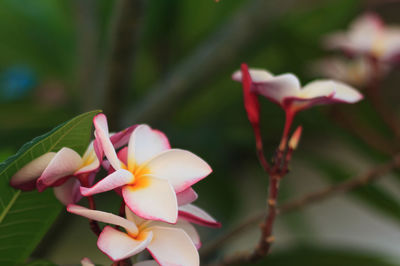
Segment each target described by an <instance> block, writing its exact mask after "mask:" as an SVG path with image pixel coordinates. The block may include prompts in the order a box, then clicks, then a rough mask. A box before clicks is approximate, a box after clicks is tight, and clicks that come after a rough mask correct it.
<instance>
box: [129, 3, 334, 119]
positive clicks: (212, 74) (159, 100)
mask: <svg viewBox="0 0 400 266" xmlns="http://www.w3.org/2000/svg"><path fill="white" fill-rule="evenodd" d="M325 1H327V0H325ZM320 2H322V1H319V3H320ZM304 3H309V1H308V0H300V1H299V0H279V1H278V0H275V1H272V0H271V1H266V0H254V1H248V3H247V4H246V6H244V7H242V8H240V9H239V11H238V13H237V14H235V15H234V16H232V18H231V19H229V21H228V22H226V23H225V24H223V25H222V27H220V28H219V29H218V30H217V31H216V32H214V34H212V36H211V37H210V38H209V39H208V40H206V41H205V42H204V43H202V44H201V45H200V46H199V47H198V48H197V49H196V50H195V51H193V53H192V54H191V55H190V56H189V57H188V58H186V59H185V60H184V61H182V62H181V63H180V64H178V65H177V66H176V68H175V69H173V70H172V71H171V72H170V73H169V74H168V75H167V77H166V78H165V79H164V80H162V81H161V82H159V83H158V84H156V85H155V86H154V87H153V88H151V89H150V90H149V93H148V95H147V97H145V98H144V99H141V101H140V103H138V105H137V107H136V108H134V109H128V110H127V111H126V114H127V115H126V116H125V120H124V121H123V123H124V124H132V122H135V123H139V122H146V123H150V122H152V121H154V120H155V119H156V118H161V117H165V114H167V113H169V112H171V110H173V109H174V107H175V105H176V103H177V102H179V101H180V100H182V99H183V98H185V96H187V95H188V94H189V93H193V92H196V91H197V90H198V89H199V88H201V87H205V85H207V83H209V82H211V81H212V79H215V78H216V77H218V75H219V74H221V72H226V71H227V69H231V66H232V65H235V64H237V65H238V66H239V63H240V62H239V61H240V60H241V59H240V58H242V54H241V53H242V52H244V51H245V50H246V48H247V47H248V45H249V44H250V43H251V42H253V41H255V40H257V38H258V37H261V36H262V34H263V33H264V32H265V31H266V30H267V29H269V28H271V27H273V23H272V22H273V21H274V20H276V19H278V18H280V17H282V16H283V15H285V14H286V13H287V12H288V11H289V10H292V9H293V8H294V7H304ZM311 6H312V5H306V7H307V8H311Z"/></svg>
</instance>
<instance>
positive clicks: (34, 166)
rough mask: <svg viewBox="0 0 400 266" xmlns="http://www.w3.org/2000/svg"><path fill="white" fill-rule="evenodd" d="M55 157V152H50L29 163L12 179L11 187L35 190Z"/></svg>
mask: <svg viewBox="0 0 400 266" xmlns="http://www.w3.org/2000/svg"><path fill="white" fill-rule="evenodd" d="M55 155H56V153H55V152H48V153H45V154H43V155H41V156H40V157H38V158H36V159H34V160H33V161H31V162H29V163H28V164H26V165H25V166H24V167H22V168H21V169H19V170H18V172H17V173H15V175H13V176H12V177H11V180H10V185H11V186H13V187H15V188H18V189H22V190H32V189H35V188H36V179H38V178H39V177H40V176H41V175H42V173H43V171H44V169H46V167H47V166H48V165H49V163H50V161H51V160H52V159H53V158H54V156H55Z"/></svg>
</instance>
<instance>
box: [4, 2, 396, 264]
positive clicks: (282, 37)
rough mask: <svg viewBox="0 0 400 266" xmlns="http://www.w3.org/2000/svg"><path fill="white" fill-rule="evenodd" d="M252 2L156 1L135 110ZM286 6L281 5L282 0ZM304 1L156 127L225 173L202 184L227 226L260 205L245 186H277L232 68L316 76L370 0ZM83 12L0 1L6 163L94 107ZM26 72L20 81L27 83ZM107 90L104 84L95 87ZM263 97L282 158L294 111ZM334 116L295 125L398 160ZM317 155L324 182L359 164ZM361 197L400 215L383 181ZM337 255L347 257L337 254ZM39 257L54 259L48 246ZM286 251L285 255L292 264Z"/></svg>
mask: <svg viewBox="0 0 400 266" xmlns="http://www.w3.org/2000/svg"><path fill="white" fill-rule="evenodd" d="M82 1H86V0H82ZM249 1H250V0H249ZM249 1H245V0H221V1H220V2H219V3H215V2H214V1H212V0H207V1H184V0H161V1H147V2H146V3H144V14H143V23H142V28H141V31H140V34H141V36H140V41H139V44H138V47H137V54H136V59H135V62H134V64H135V68H134V72H133V73H131V75H132V86H131V90H130V91H129V100H130V101H131V104H130V107H131V108H133V109H134V108H135V106H136V103H138V102H140V101H141V99H143V97H146V95H148V93H149V88H151V86H152V85H153V84H156V83H157V82H158V81H160V80H161V79H162V78H163V77H165V76H166V75H167V73H168V72H169V71H170V70H171V69H173V68H174V67H175V66H176V65H177V64H178V63H179V62H181V61H183V60H184V59H185V58H187V57H188V56H190V55H191V53H193V51H194V50H195V49H196V48H197V47H198V46H199V45H202V44H203V43H206V41H207V39H208V37H209V36H210V35H211V34H212V33H214V32H215V31H216V30H221V29H220V27H221V25H222V23H223V22H225V21H226V20H228V19H229V18H230V16H231V15H233V14H235V13H236V12H237V11H240V9H241V8H242V7H243V6H244V5H246V4H247V3H248V2H249ZM271 1H272V0H271ZM94 2H95V7H96V10H95V11H96V12H95V13H96V17H95V18H96V21H95V22H96V23H95V24H96V25H97V26H98V29H97V31H98V32H97V34H98V35H99V36H98V45H97V47H91V49H94V50H95V51H96V55H97V56H98V57H99V64H100V66H99V69H97V70H96V71H98V72H99V74H98V75H97V76H96V78H97V79H99V80H101V78H102V75H103V73H102V70H103V69H101V68H102V67H103V66H102V65H101V64H102V63H103V61H104V60H103V59H104V55H105V54H106V53H107V49H108V45H109V39H108V38H109V35H110V34H109V30H110V24H111V22H112V17H113V12H114V6H115V4H114V2H113V1H106V0H98V1H94ZM276 2H277V3H278V4H279V1H276ZM295 2H296V1H295ZM304 3H305V4H304V5H303V6H302V7H301V8H296V9H295V8H293V9H291V10H290V11H289V12H287V13H286V14H285V15H284V16H283V17H282V18H280V19H278V20H277V21H274V23H273V25H266V27H265V30H264V31H261V32H260V33H259V36H258V38H257V39H256V40H249V43H248V47H247V49H246V50H245V51H244V52H241V54H237V55H232V57H233V58H235V64H233V65H230V66H229V67H227V68H226V69H221V70H220V73H218V77H217V78H216V79H215V80H210V81H209V82H208V84H207V85H205V86H204V87H203V88H200V89H199V90H198V92H197V93H196V94H194V95H190V97H187V98H185V101H184V102H180V103H179V104H178V105H176V107H175V108H174V110H171V111H169V112H168V113H166V114H165V115H164V116H163V117H160V118H159V120H158V121H157V122H155V124H154V125H152V126H154V127H157V128H159V129H161V130H162V131H164V132H165V133H166V134H167V136H168V137H169V138H170V141H171V144H172V146H173V147H179V148H184V149H188V150H191V151H193V152H194V153H196V154H198V155H199V156H201V157H202V158H204V159H205V160H206V161H207V162H209V163H210V165H211V166H212V168H213V170H214V172H213V174H212V175H211V176H210V177H208V178H207V179H205V180H204V181H202V182H200V183H199V184H196V185H195V189H196V191H198V192H199V195H200V198H199V200H198V205H199V206H201V207H204V208H206V209H207V210H208V211H209V212H210V213H211V214H213V216H215V217H216V218H218V219H219V220H222V222H223V224H224V225H225V226H224V227H225V228H227V227H229V225H231V224H232V223H234V222H235V221H236V220H237V219H238V218H241V217H242V214H243V212H246V211H247V208H248V206H246V203H245V202H244V200H243V199H242V197H243V191H242V190H243V186H244V185H247V184H250V183H252V184H256V186H258V187H260V188H265V190H264V191H265V193H266V191H267V185H266V184H267V182H266V178H265V176H264V173H263V171H262V169H261V168H260V166H259V165H258V162H257V158H256V155H255V148H254V139H253V134H252V131H251V128H250V126H249V123H248V121H247V118H246V114H245V112H244V110H243V107H242V105H243V103H242V92H241V88H240V84H238V83H235V82H233V81H231V79H230V75H231V73H232V72H233V71H234V70H236V69H237V68H238V67H239V64H240V63H241V62H248V63H249V65H250V66H251V67H260V68H266V69H269V70H271V71H272V72H273V73H281V72H293V73H296V74H297V75H298V76H299V77H300V79H301V81H302V83H303V84H304V83H306V82H308V81H309V80H311V79H313V78H316V77H315V75H314V73H311V72H310V69H309V65H310V63H311V62H312V61H313V60H315V59H317V58H319V57H321V56H323V55H325V54H326V52H325V51H323V50H322V49H321V43H320V40H321V37H322V36H323V35H324V34H326V33H328V32H331V31H334V30H337V29H339V28H345V27H347V25H348V23H349V21H351V20H352V19H353V18H354V17H355V16H356V15H358V14H359V13H361V12H362V11H363V6H362V4H364V2H363V1H361V0H332V1H304ZM77 12H79V10H78V9H77V6H76V2H75V1H65V0H37V1H34V2H30V1H26V0H4V1H0V36H3V38H2V42H1V43H0V97H1V98H0V122H1V130H0V138H1V139H2V140H3V141H1V143H0V160H4V159H6V157H7V156H8V155H10V154H11V153H13V152H15V151H16V150H17V149H18V148H19V147H20V146H21V145H22V144H23V143H25V142H26V141H27V140H29V139H32V138H33V137H35V136H37V135H40V134H43V133H44V132H46V131H48V130H49V129H51V128H52V127H53V126H54V125H56V124H59V123H61V122H62V121H65V120H67V119H68V118H69V117H71V116H73V115H76V114H77V113H80V112H81V111H82V107H81V106H79V103H80V102H81V100H82V99H81V97H83V96H82V95H84V94H83V93H82V90H85V89H86V88H79V87H78V85H77V84H78V81H77V77H78V73H77V72H78V69H79V67H78V66H79V64H80V63H81V62H80V58H79V53H78V50H79V47H78V45H79V40H78V39H77V36H78V33H77V32H78V29H79V27H82V25H79V23H78V21H77V19H76V17H77ZM16 68H17V69H19V70H21V69H22V71H17V75H15V69H16ZM198 71H202V70H201V69H198ZM10 73H11V74H10ZM15 77H17V79H18V82H19V83H18V82H17V85H15V82H14V78H15ZM93 83H94V84H98V81H97V80H94V81H93ZM10 88H11V89H10ZM14 88H18V90H15V89H14ZM10 90H11V91H12V95H13V97H6V96H4V95H5V94H4V92H9V91H10ZM95 93H100V92H99V91H97V90H95ZM14 95H16V96H15V97H14ZM397 96H399V95H397ZM260 100H261V107H262V132H263V137H264V139H265V140H264V141H265V148H266V151H267V153H268V154H269V155H270V156H272V154H273V153H274V149H275V147H276V144H277V143H278V141H279V138H280V134H281V131H282V127H283V117H284V115H283V112H282V110H280V108H279V107H277V106H275V105H274V104H272V103H270V102H268V101H267V100H265V99H260ZM98 107H99V108H101V106H98ZM339 108H344V107H343V106H339ZM344 110H345V111H349V112H356V113H357V117H358V118H359V119H360V120H361V121H363V122H365V123H366V124H368V125H369V126H371V127H372V128H374V129H377V130H378V131H379V132H380V133H381V134H382V135H383V136H385V137H389V136H390V133H389V131H388V129H387V128H386V127H385V125H384V124H383V123H382V122H381V120H380V118H379V116H377V114H376V113H375V112H374V111H373V109H372V108H371V106H370V105H369V103H368V102H366V101H365V102H363V103H360V104H357V105H356V106H349V107H345V109H344ZM330 115H331V110H330V108H323V107H320V108H315V109H313V110H308V111H305V112H303V113H301V114H299V115H298V116H297V119H296V121H295V125H298V124H302V125H303V128H304V134H303V140H302V144H301V146H300V149H304V150H305V151H309V150H310V149H309V147H307V146H313V145H315V143H321V142H322V143H323V141H329V140H330V138H333V136H335V138H339V139H340V140H341V141H343V142H344V143H346V145H347V146H348V148H349V149H357V150H358V151H359V152H360V153H362V154H364V155H365V156H366V157H368V158H369V159H371V161H374V162H379V161H382V160H385V159H387V156H386V155H383V154H382V153H380V152H379V151H376V150H374V149H372V148H371V147H369V146H368V145H366V144H365V143H364V142H363V141H362V140H360V138H359V137H357V136H355V135H353V134H351V133H349V132H348V131H347V130H345V129H343V128H341V127H340V126H339V125H338V124H337V123H334V122H332V119H330V117H331V116H330ZM318 141H320V142H318ZM303 143H304V144H303ZM300 154H301V153H299V155H300ZM295 159H296V155H295ZM310 162H311V164H312V165H313V167H315V168H316V170H317V171H318V172H320V173H323V174H321V178H328V179H329V180H330V181H331V182H339V181H341V180H344V179H345V178H347V177H350V174H353V173H354V172H353V171H349V168H350V167H349V166H342V167H337V166H338V164H334V163H333V162H328V160H314V159H312V160H311V161H310ZM294 175H295V171H294ZM399 180H400V179H399ZM284 183H285V182H283V183H282V191H283V193H282V196H283V197H282V198H285V199H287V198H290V197H291V192H292V191H290V189H289V188H285V184H284ZM303 185H304V186H307V185H308V184H303ZM354 194H355V195H357V197H358V198H359V199H361V200H362V202H363V203H364V204H366V205H368V206H371V207H372V208H371V211H372V210H378V211H379V213H381V214H382V215H385V214H386V216H387V217H390V218H391V219H396V220H397V219H399V215H400V212H397V210H398V206H399V204H400V203H399V201H398V200H397V199H394V198H391V197H390V196H389V195H387V193H386V192H385V191H383V190H381V189H380V188H378V187H376V186H370V187H366V188H363V189H361V190H359V191H356V192H354ZM114 196H115V195H114V194H110V196H109V197H106V198H105V199H104V200H101V201H100V206H102V207H103V206H105V207H106V208H110V209H111V206H112V207H113V208H114V206H117V205H118V203H117V202H116V200H115V198H114ZM263 196H264V195H261V197H263ZM386 216H385V217H386ZM299 221H301V224H303V223H304V224H305V225H304V226H298V228H296V227H293V228H294V230H297V231H301V230H303V229H304V228H307V226H306V223H307V221H306V220H305V219H303V218H302V217H301V215H300V214H299V215H297V216H293V217H292V218H290V219H289V218H288V221H287V224H297V225H298V224H299ZM57 226H58V227H59V228H62V227H63V226H65V224H62V222H61V223H60V224H57ZM56 231H57V230H55V232H56ZM204 231H205V233H206V234H208V236H207V237H208V238H213V237H214V236H215V234H220V233H223V231H224V229H223V228H222V229H220V230H217V231H212V230H204ZM207 237H206V238H205V239H206V240H207ZM53 239H55V238H53ZM43 245H47V246H51V245H53V243H52V238H51V237H48V238H47V239H46V243H44V244H43ZM94 248H95V247H94ZM314 251H315V250H314ZM307 254H311V250H302V251H293V252H292V253H287V255H286V256H287V258H286V259H287V260H288V261H289V260H290V261H291V262H292V263H293V262H296V263H297V262H298V264H299V265H300V264H304V265H312V264H310V263H313V262H310V261H311V260H308V261H307V256H306V255H307ZM315 254H316V255H315V258H316V260H315V261H316V262H320V263H319V264H318V263H315V265H329V264H324V263H323V262H322V258H323V257H324V256H326V258H327V260H326V261H328V262H329V261H334V262H336V264H332V265H378V264H376V263H375V264H373V263H374V262H375V259H374V258H372V257H373V256H371V262H370V263H371V264H368V263H367V262H365V264H362V262H363V256H362V255H361V254H356V253H355V254H354V256H352V254H351V253H350V251H349V253H347V252H341V251H337V252H336V251H326V250H322V251H321V250H320V252H319V253H318V250H317V251H315ZM317 254H320V255H317ZM335 254H336V255H337V257H336V258H333V257H335V256H336V255H335ZM39 255H40V256H43V257H46V256H47V255H48V254H39ZM277 256H278V255H277ZM279 256H282V257H281V258H280V260H279ZM279 256H278V257H276V258H275V260H276V263H277V264H273V265H291V264H290V263H289V262H286V264H284V262H282V261H283V260H284V258H283V254H282V255H279ZM318 256H319V257H318ZM292 257H293V260H291V258H292ZM311 257H312V256H311ZM295 258H297V260H296V259H295ZM313 258H314V257H313ZM319 258H320V259H321V260H318V259H319ZM330 258H332V259H330ZM367 258H368V257H367ZM74 259H75V258H74ZM312 261H314V259H313V260H312ZM356 261H357V263H358V264H356ZM378 261H379V260H377V262H378ZM345 262H346V263H347V264H346V263H345ZM351 262H354V264H351ZM279 263H282V264H279ZM288 263H289V264H288ZM292 265H293V264H292ZM380 265H385V264H380Z"/></svg>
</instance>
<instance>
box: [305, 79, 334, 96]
mask: <svg viewBox="0 0 400 266" xmlns="http://www.w3.org/2000/svg"><path fill="white" fill-rule="evenodd" d="M334 93H335V84H334V83H333V82H332V81H330V80H316V81H312V82H310V83H308V84H307V85H306V86H304V87H303V89H302V90H301V91H300V92H299V93H298V95H297V97H298V98H301V99H312V98H318V97H328V96H330V95H333V94H334Z"/></svg>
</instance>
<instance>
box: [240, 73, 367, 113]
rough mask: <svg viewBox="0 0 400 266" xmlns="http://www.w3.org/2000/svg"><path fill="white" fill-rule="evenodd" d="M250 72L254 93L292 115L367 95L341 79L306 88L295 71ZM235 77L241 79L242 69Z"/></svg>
mask: <svg viewBox="0 0 400 266" xmlns="http://www.w3.org/2000/svg"><path fill="white" fill-rule="evenodd" d="M249 73H250V76H251V79H252V84H253V86H252V90H253V91H254V92H256V93H257V94H260V95H263V96H265V97H266V98H268V99H269V100H271V101H273V102H275V103H276V104H278V105H280V106H281V107H282V108H283V109H284V110H285V111H286V112H290V113H292V114H294V113H296V112H299V111H301V110H304V109H307V108H310V107H312V106H314V105H321V104H330V103H338V102H339V103H340V102H343V103H355V102H358V101H360V100H361V99H362V98H363V96H362V94H361V93H359V92H358V91H357V90H355V89H354V88H352V87H350V86H349V85H346V84H344V83H342V82H340V81H335V80H316V81H312V82H310V83H308V84H307V85H305V86H304V87H302V86H301V84H300V81H299V79H298V78H297V77H296V76H295V75H294V74H291V73H288V74H282V75H278V76H274V75H273V74H271V73H270V72H268V71H266V70H262V69H250V71H249ZM232 78H233V79H234V80H236V81H241V80H242V72H241V71H237V72H235V73H234V74H233V76H232Z"/></svg>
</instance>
